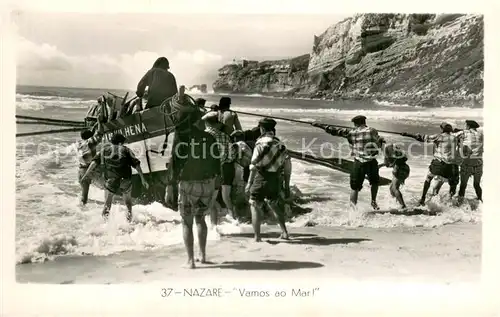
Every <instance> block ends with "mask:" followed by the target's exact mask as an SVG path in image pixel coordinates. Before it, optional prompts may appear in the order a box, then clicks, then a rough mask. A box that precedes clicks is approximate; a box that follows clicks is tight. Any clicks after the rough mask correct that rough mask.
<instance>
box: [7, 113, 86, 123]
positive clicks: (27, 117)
mask: <svg viewBox="0 0 500 317" xmlns="http://www.w3.org/2000/svg"><path fill="white" fill-rule="evenodd" d="M16 119H25V120H35V121H45V122H57V123H69V124H83V122H81V121H70V120H61V119H50V118H41V117H30V116H21V115H16Z"/></svg>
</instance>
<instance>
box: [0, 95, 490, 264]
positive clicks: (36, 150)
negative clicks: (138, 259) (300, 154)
mask: <svg viewBox="0 0 500 317" xmlns="http://www.w3.org/2000/svg"><path fill="white" fill-rule="evenodd" d="M105 92H106V90H96V89H77V88H53V87H22V86H21V87H18V91H17V95H16V113H17V114H18V115H29V116H39V117H47V118H60V119H65V120H82V119H83V116H84V114H85V113H86V110H87V107H89V106H90V105H92V104H93V103H95V100H96V99H97V97H98V96H99V95H101V94H103V93H105ZM112 92H113V93H115V94H118V95H124V94H125V93H126V91H116V90H114V91H112ZM203 97H204V98H205V99H207V105H210V104H212V103H217V102H218V99H219V98H220V95H214V94H207V95H204V96H203ZM231 97H232V108H233V109H234V110H240V111H243V112H250V113H253V114H259V115H266V116H267V115H268V116H277V117H285V118H291V119H296V120H302V121H307V122H312V121H319V122H324V123H332V124H338V125H344V126H350V125H351V123H350V119H351V118H352V117H353V116H355V115H358V114H363V115H365V116H366V117H367V118H368V119H367V123H368V125H369V126H372V127H374V128H377V129H379V130H386V131H396V132H410V133H437V132H439V124H440V123H441V122H442V121H448V122H450V123H452V124H453V125H456V126H458V127H462V126H463V121H464V120H465V119H474V120H476V121H478V122H479V123H480V124H482V122H483V118H482V108H472V109H471V108H432V109H426V108H417V107H411V106H409V105H397V104H394V103H390V102H386V101H383V100H374V101H373V102H368V101H324V100H305V99H284V98H267V97H263V96H259V95H251V96H241V95H240V96H231ZM258 120H259V117H256V116H249V115H240V121H241V123H242V125H243V127H244V128H245V129H250V128H252V127H254V126H256V124H257V121H258ZM55 128H58V127H55ZM276 128H277V134H278V136H279V137H280V138H281V139H282V140H283V141H284V142H285V144H286V145H287V146H288V147H289V148H290V149H294V150H311V151H312V152H314V153H317V154H319V153H320V152H321V153H322V154H323V155H326V156H329V155H332V156H335V155H338V154H339V153H343V155H344V157H346V156H345V155H348V147H346V144H347V143H346V141H345V140H343V139H340V138H336V137H332V136H329V135H327V134H326V133H325V132H324V131H322V130H321V129H318V128H314V127H312V126H310V125H308V124H301V123H292V122H286V121H278V125H277V127H276ZM17 129H18V131H17V132H18V133H22V132H29V131H38V130H46V129H52V128H50V127H47V126H35V125H18V126H17ZM381 135H382V136H384V137H385V138H386V139H387V141H388V142H397V143H400V144H402V145H403V146H404V147H406V148H408V146H410V144H411V142H413V143H415V142H414V141H412V139H409V138H404V137H402V136H398V135H393V134H384V133H381ZM78 139H79V135H78V133H64V134H53V135H40V136H32V137H25V138H17V139H16V141H17V148H16V210H4V211H3V212H13V213H14V212H15V213H16V261H17V263H18V264H20V263H29V262H40V261H45V260H50V259H53V258H54V257H56V256H65V255H109V254H112V253H116V252H121V251H130V250H136V251H144V250H154V249H158V248H161V247H164V246H167V245H173V244H179V243H182V228H181V226H180V217H179V215H178V213H177V212H174V211H172V210H169V209H167V208H165V207H163V206H162V205H161V204H159V203H153V204H150V205H136V206H134V217H133V221H132V223H131V224H129V223H127V222H126V220H125V207H124V206H123V205H120V204H115V205H114V206H113V208H112V210H111V216H110V219H109V221H108V222H107V223H104V222H103V220H102V218H101V210H102V202H103V200H104V193H103V191H102V190H100V189H97V188H94V187H92V188H91V191H90V199H91V201H90V202H89V204H88V205H87V206H86V207H83V208H82V207H80V206H79V204H78V202H79V194H80V187H79V184H78V180H77V170H78V163H77V162H78V160H77V157H76V151H75V150H74V143H75V142H76V141H78ZM412 153H413V154H414V155H413V156H411V157H410V159H409V161H408V164H409V165H410V167H411V174H410V177H409V178H408V179H407V180H406V184H405V185H404V186H403V187H402V193H403V195H404V198H405V200H406V202H407V204H408V205H415V204H416V202H417V201H418V199H419V196H420V192H421V189H422V184H423V181H424V179H425V175H426V173H427V170H428V165H429V163H430V161H431V160H432V147H429V146H428V147H425V146H423V145H418V146H414V148H413V150H412ZM346 158H348V156H347V157H346ZM379 162H380V159H379ZM381 176H384V177H387V178H391V170H390V169H388V168H382V169H381ZM291 183H292V185H293V186H295V188H296V189H297V190H298V191H299V192H300V204H299V205H300V206H299V207H300V208H302V209H303V210H305V211H308V212H306V213H305V214H302V215H300V216H297V217H296V218H294V219H291V220H290V223H289V224H288V225H289V227H291V229H290V230H293V227H294V226H304V225H306V224H311V223H313V224H315V225H323V226H346V227H373V228H389V227H397V226H400V227H417V226H423V227H431V228H432V227H438V226H443V225H447V224H452V223H460V222H461V223H477V222H480V221H481V205H480V204H479V203H478V202H477V201H476V200H475V199H474V198H475V194H474V191H473V188H472V184H470V185H469V187H468V189H467V192H466V201H465V203H464V204H463V205H462V206H460V207H456V206H455V204H454V203H453V201H450V200H449V199H448V198H447V193H446V192H447V185H445V186H444V187H443V189H442V191H441V193H440V196H439V197H435V198H434V199H433V200H432V201H431V202H430V203H429V209H430V210H431V211H436V212H438V213H439V214H438V215H437V216H426V215H415V216H401V215H392V214H375V215H373V214H371V215H370V214H367V213H366V211H369V210H370V206H369V202H370V189H369V185H368V184H367V183H365V186H364V188H363V190H362V191H361V192H360V194H359V204H358V208H357V210H352V209H351V208H350V207H349V192H350V188H349V175H347V174H344V173H341V172H338V171H335V170H331V169H328V168H325V167H322V166H317V165H312V164H309V163H305V162H301V161H297V160H293V174H292V179H291ZM378 202H379V205H380V207H381V209H383V210H386V209H391V208H397V203H396V202H395V200H394V199H393V198H392V197H391V196H390V194H389V188H388V187H387V186H384V187H381V188H380V189H379V195H378ZM221 230H222V232H223V233H235V232H251V231H252V230H251V227H250V225H241V226H234V225H231V224H228V223H225V224H223V225H222V227H221ZM266 230H276V227H275V226H264V227H263V231H266ZM214 239H217V235H215V234H212V233H211V234H210V235H209V240H214Z"/></svg>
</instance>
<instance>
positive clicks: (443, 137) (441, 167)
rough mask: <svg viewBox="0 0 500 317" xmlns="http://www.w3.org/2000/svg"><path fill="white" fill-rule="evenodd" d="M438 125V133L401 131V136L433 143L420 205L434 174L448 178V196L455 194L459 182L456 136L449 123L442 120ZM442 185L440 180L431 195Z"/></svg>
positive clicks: (422, 203) (423, 203)
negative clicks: (431, 157)
mask: <svg viewBox="0 0 500 317" xmlns="http://www.w3.org/2000/svg"><path fill="white" fill-rule="evenodd" d="M440 127H441V131H442V132H441V133H438V134H431V135H429V134H418V133H417V134H411V133H401V135H402V136H407V137H411V138H414V139H415V140H417V141H420V142H425V143H433V144H434V159H433V160H432V161H431V164H430V165H429V172H428V173H427V178H426V179H425V182H424V188H423V190H422V198H421V199H420V203H419V204H420V205H421V206H423V205H425V199H426V196H427V192H428V191H429V188H430V186H431V181H432V179H433V178H434V177H435V176H440V177H442V178H446V179H447V180H448V184H449V185H450V196H453V195H455V192H456V190H457V185H458V182H459V171H458V164H459V161H458V158H459V157H458V137H457V136H456V135H455V134H453V133H452V132H453V127H452V126H451V124H449V123H447V122H443V123H441V125H440ZM442 185H443V181H442V180H440V181H439V183H438V184H437V185H436V187H435V189H434V191H433V195H435V194H437V192H438V191H439V189H440V188H441V186H442Z"/></svg>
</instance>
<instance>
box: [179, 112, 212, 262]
mask: <svg viewBox="0 0 500 317" xmlns="http://www.w3.org/2000/svg"><path fill="white" fill-rule="evenodd" d="M176 133H177V135H178V143H177V145H176V146H175V147H174V148H173V149H172V169H173V170H172V172H173V178H174V179H175V180H178V181H179V199H178V201H179V202H178V203H179V212H180V215H181V217H182V231H183V238H184V245H185V247H186V251H187V255H188V262H187V267H188V268H192V269H194V268H195V260H194V236H193V221H195V222H196V227H197V230H198V241H199V245H200V262H201V263H206V245H207V234H208V229H207V224H206V222H205V215H206V214H208V213H210V212H211V210H210V209H211V208H212V207H213V203H212V200H213V199H214V198H215V197H214V192H215V189H216V177H217V176H218V175H219V173H220V160H219V157H220V153H219V147H218V145H217V141H216V140H215V138H214V137H213V136H212V135H211V134H210V133H208V132H205V131H203V130H201V129H199V128H198V127H197V126H196V125H195V124H192V123H191V122H189V121H187V122H186V123H183V124H181V125H180V126H178V127H177V128H176Z"/></svg>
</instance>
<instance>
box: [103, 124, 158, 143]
mask: <svg viewBox="0 0 500 317" xmlns="http://www.w3.org/2000/svg"><path fill="white" fill-rule="evenodd" d="M147 131H148V130H147V129H146V126H145V125H144V123H142V124H134V125H129V126H126V127H123V128H121V129H118V130H114V131H113V132H108V133H106V134H105V135H104V139H105V140H106V141H108V142H109V141H110V140H111V137H112V136H113V135H114V134H116V133H121V134H122V135H123V136H124V137H126V138H128V137H131V136H134V135H138V134H142V133H144V132H147Z"/></svg>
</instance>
